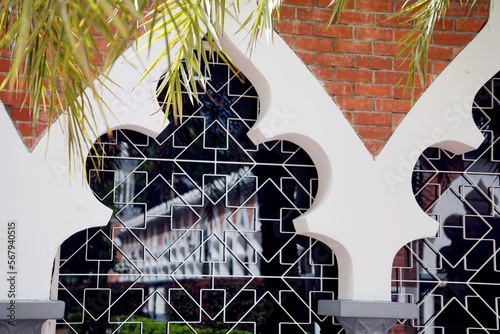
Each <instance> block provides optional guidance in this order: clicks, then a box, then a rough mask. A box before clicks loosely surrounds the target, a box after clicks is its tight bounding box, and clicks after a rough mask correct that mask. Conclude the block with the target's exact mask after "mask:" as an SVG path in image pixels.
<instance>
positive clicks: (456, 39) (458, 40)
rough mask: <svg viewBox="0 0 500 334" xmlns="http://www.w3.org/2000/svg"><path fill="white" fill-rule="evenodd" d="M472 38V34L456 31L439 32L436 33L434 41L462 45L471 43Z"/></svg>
mask: <svg viewBox="0 0 500 334" xmlns="http://www.w3.org/2000/svg"><path fill="white" fill-rule="evenodd" d="M471 40H472V34H469V33H456V32H439V31H436V32H435V33H434V43H435V44H441V45H462V46H465V45H467V44H469V42H470V41H471Z"/></svg>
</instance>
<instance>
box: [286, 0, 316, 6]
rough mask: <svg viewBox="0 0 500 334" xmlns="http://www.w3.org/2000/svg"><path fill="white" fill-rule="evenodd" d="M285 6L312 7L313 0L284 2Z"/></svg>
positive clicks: (288, 0)
mask: <svg viewBox="0 0 500 334" xmlns="http://www.w3.org/2000/svg"><path fill="white" fill-rule="evenodd" d="M284 3H286V4H287V5H295V6H314V0H285V2H284Z"/></svg>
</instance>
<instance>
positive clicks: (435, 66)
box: [432, 60, 449, 74]
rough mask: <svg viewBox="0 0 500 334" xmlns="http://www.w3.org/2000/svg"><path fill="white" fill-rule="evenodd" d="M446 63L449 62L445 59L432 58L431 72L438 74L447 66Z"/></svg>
mask: <svg viewBox="0 0 500 334" xmlns="http://www.w3.org/2000/svg"><path fill="white" fill-rule="evenodd" d="M448 64H449V62H447V61H441V60H434V61H433V62H432V72H433V73H437V74H439V73H441V71H442V70H444V68H445V67H446V66H448Z"/></svg>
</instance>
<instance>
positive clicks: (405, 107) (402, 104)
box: [375, 99, 411, 113]
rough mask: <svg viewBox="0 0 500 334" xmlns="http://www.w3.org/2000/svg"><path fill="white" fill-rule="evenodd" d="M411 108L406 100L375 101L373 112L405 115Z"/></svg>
mask: <svg viewBox="0 0 500 334" xmlns="http://www.w3.org/2000/svg"><path fill="white" fill-rule="evenodd" d="M410 108H411V102H410V101H408V100H393V99H375V110H376V111H386V112H398V113H407V112H408V111H409V110H410Z"/></svg>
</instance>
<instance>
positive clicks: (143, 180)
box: [58, 59, 500, 334]
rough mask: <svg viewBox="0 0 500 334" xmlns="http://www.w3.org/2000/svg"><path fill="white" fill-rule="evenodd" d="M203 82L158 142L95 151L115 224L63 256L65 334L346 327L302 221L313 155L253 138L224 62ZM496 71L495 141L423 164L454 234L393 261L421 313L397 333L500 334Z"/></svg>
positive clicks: (425, 180) (241, 91)
mask: <svg viewBox="0 0 500 334" xmlns="http://www.w3.org/2000/svg"><path fill="white" fill-rule="evenodd" d="M205 75H206V77H207V78H209V81H208V83H209V84H208V89H207V92H206V94H201V96H200V100H199V101H197V102H196V103H194V104H193V103H191V102H190V101H189V100H187V99H186V100H185V101H184V110H183V115H182V117H181V118H180V119H178V120H174V119H171V120H170V124H169V126H168V127H167V128H166V129H165V131H164V132H163V133H162V134H161V135H160V136H159V137H158V138H156V139H153V138H149V137H147V136H144V135H141V134H138V133H134V132H132V131H117V132H116V133H115V134H114V136H113V137H112V138H107V137H106V138H102V139H101V145H100V146H98V149H97V152H93V153H94V154H93V158H92V159H90V160H89V162H88V164H87V167H88V168H87V171H88V178H89V182H90V184H91V188H92V189H93V191H94V193H95V195H96V196H97V197H98V198H99V199H100V200H101V201H102V202H103V203H105V204H106V205H107V206H109V207H110V208H113V210H114V215H113V218H112V219H111V221H110V222H109V224H108V225H107V226H106V227H105V228H94V229H89V230H86V231H83V232H80V233H78V234H75V235H74V236H72V237H71V238H70V239H68V240H67V241H66V242H65V243H64V244H63V246H62V247H61V261H60V268H59V271H60V279H59V299H62V300H64V301H65V302H66V315H65V319H64V320H63V321H60V322H59V324H58V330H59V331H61V332H62V333H64V332H66V333H124V334H128V333H203V334H207V333H228V332H230V333H240V334H250V333H272V334H275V333H337V332H341V331H343V329H342V327H341V326H339V325H338V324H337V323H336V321H335V319H332V318H331V317H320V316H318V315H317V313H316V311H317V301H318V300H319V299H330V298H332V297H334V296H335V294H336V290H337V269H336V265H335V261H334V257H333V255H332V253H331V251H330V250H329V249H328V248H327V247H325V246H324V245H322V244H320V243H319V242H317V241H315V240H314V239H310V238H307V237H304V236H300V235H297V234H296V233H295V230H294V228H293V224H292V219H294V218H295V217H297V216H299V215H300V214H302V213H304V212H305V211H306V210H307V209H308V208H309V207H310V205H311V203H312V202H313V200H314V195H315V193H316V189H317V173H316V169H315V168H314V165H313V163H312V161H311V160H310V159H309V157H308V155H307V154H306V153H305V152H304V151H303V150H302V149H301V148H300V147H297V146H296V145H294V144H291V143H288V142H284V141H276V142H268V143H265V144H262V145H258V146H255V145H253V144H252V143H251V142H250V140H249V139H248V138H247V137H246V132H247V131H248V130H249V129H250V127H251V126H252V125H253V123H254V122H255V121H256V119H257V116H258V111H259V101H258V96H257V93H256V91H255V90H254V89H253V87H252V86H251V84H250V83H249V82H248V81H247V80H246V79H245V78H244V77H243V76H242V75H241V74H238V75H237V74H234V73H232V72H231V71H230V69H229V68H228V66H227V65H225V64H224V63H222V62H219V61H217V59H215V60H214V61H213V62H212V63H211V64H210V66H209V68H207V70H206V74H205ZM496 77H497V78H493V79H491V80H490V81H488V82H487V83H486V84H485V85H484V87H483V88H482V89H481V90H480V91H479V92H478V93H477V95H476V97H475V102H474V107H473V115H474V119H475V121H476V123H477V125H478V127H479V129H480V130H481V131H482V132H483V134H484V136H485V141H484V143H483V144H482V145H481V147H480V148H479V149H478V150H476V151H474V152H470V153H467V154H464V155H452V154H450V153H449V152H446V151H443V150H438V149H428V150H426V151H425V152H424V154H423V155H422V156H421V158H420V159H419V161H418V163H417V164H416V166H415V171H414V174H413V187H414V193H415V197H416V199H417V201H418V202H419V204H420V206H421V207H422V209H423V210H424V211H425V212H427V213H428V214H429V215H430V216H431V217H433V218H434V219H436V220H437V221H438V222H439V224H440V229H439V232H438V234H437V235H436V236H435V237H434V238H427V239H425V240H420V241H415V242H412V243H411V244H408V245H407V246H405V247H404V248H403V249H401V251H400V252H399V254H398V255H397V256H396V258H395V261H394V267H393V268H394V269H393V299H394V301H405V302H413V303H416V304H417V305H418V307H419V311H420V312H419V318H418V319H416V320H414V321H401V322H400V323H399V324H398V325H396V326H395V327H393V329H392V330H391V331H392V332H403V333H415V332H418V333H443V334H444V333H453V334H454V333H498V332H500V326H499V314H500V313H499V310H500V269H499V268H500V256H499V255H498V253H499V250H500V244H499V243H500V208H499V202H500V200H499V192H500V178H499V176H500V168H499V165H498V163H499V162H500V154H499V152H500V149H499V147H500V146H498V145H497V142H498V140H499V135H500V75H497V76H496ZM457 112H460V111H457ZM458 120H459V119H458V118H457V121H458ZM96 153H98V154H96Z"/></svg>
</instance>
